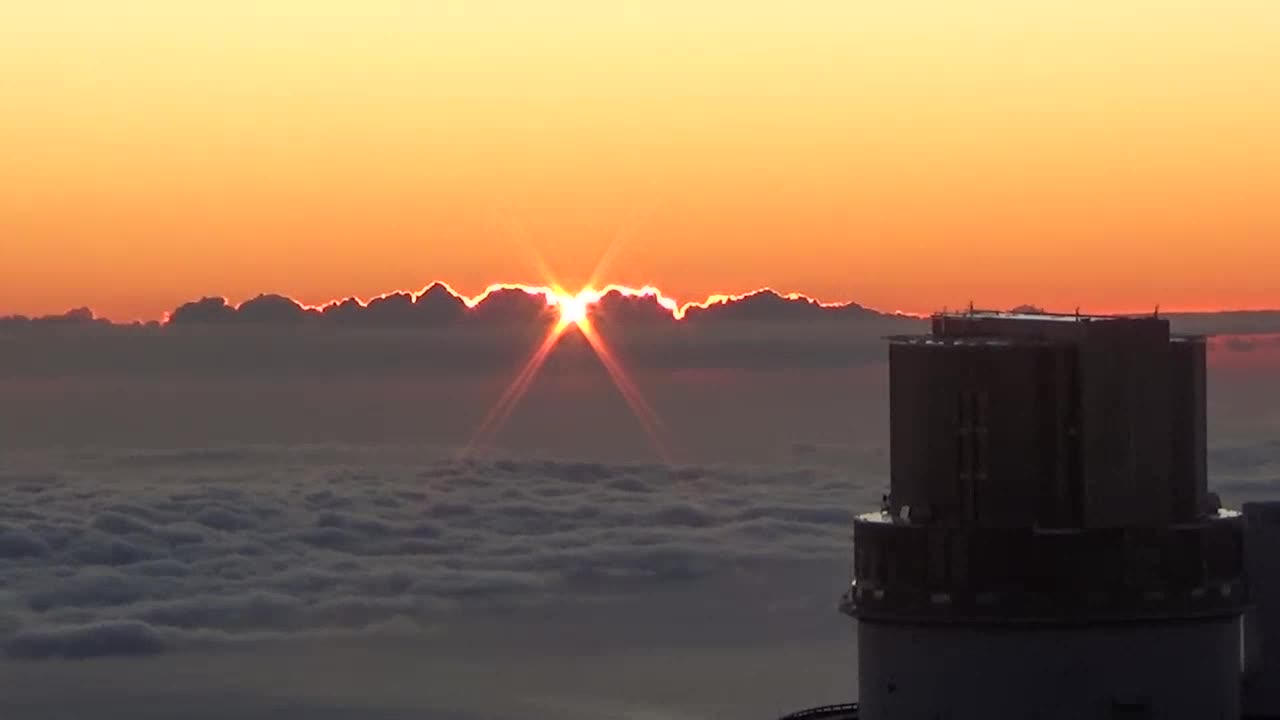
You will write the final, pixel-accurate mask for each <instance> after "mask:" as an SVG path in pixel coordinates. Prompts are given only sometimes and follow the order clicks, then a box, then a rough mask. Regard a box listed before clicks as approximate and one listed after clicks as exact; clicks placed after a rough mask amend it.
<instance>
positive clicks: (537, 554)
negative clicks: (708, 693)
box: [0, 447, 883, 659]
mask: <svg viewBox="0 0 1280 720" xmlns="http://www.w3.org/2000/svg"><path fill="white" fill-rule="evenodd" d="M49 468H57V469H58V472H57V473H56V474H49V473H48V469H49ZM882 484H883V482H882V479H880V478H863V479H862V481H859V480H857V479H855V478H852V477H848V476H847V474H846V473H841V472H840V471H838V470H833V469H829V468H828V469H823V468H799V469H797V468H788V469H771V468H763V467H762V468H733V467H692V466H686V467H675V468H667V467H662V466H657V465H645V464H630V465H627V464H620V465H610V464H603V463H594V462H567V461H559V460H545V459H536V460H531V459H518V458H497V459H468V460H458V459H452V458H449V457H442V456H439V455H431V454H427V453H425V452H422V451H417V450H395V449H387V448H381V449H367V448H340V447H325V448H316V447H293V448H280V449H270V448H245V449H228V450H202V451H181V452H108V453H103V454H83V453H81V454H75V455H71V454H60V455H56V456H55V455H51V454H31V455H29V456H26V457H16V459H11V460H10V462H9V466H8V467H0V488H3V489H4V493H3V494H2V495H0V570H3V573H0V576H2V577H3V580H0V583H2V585H0V648H2V649H3V652H4V653H5V654H7V655H8V656H10V657H11V658H13V659H38V658H46V657H62V658H85V657H95V656H103V655H132V654H154V653H161V652H165V651H167V650H170V649H174V648H181V647H184V646H189V645H195V644H207V643H223V642H234V641H237V640H253V639H257V638H261V637H263V636H266V635H269V636H272V637H278V636H291V635H299V636H300V635H314V634H326V633H334V632H365V631H369V630H371V629H377V628H380V627H383V626H385V625H386V624H387V623H393V622H407V623H409V626H411V627H417V626H423V625H425V624H428V623H430V622H433V621H434V620H437V619H440V618H444V617H448V614H449V613H454V612H472V611H478V612H484V611H486V610H487V609H494V608H510V607H514V606H519V605H534V604H538V603H544V602H547V601H550V600H556V599H563V598H565V597H568V596H574V595H584V594H585V595H591V594H593V593H598V592H602V591H611V590H616V589H618V588H622V587H625V588H627V589H635V588H636V587H637V584H640V586H643V585H645V584H652V585H654V586H658V585H663V584H668V583H673V582H682V581H688V580H691V579H695V578H703V577H706V576H709V575H713V574H715V573H718V572H723V571H726V570H729V569H731V568H733V567H735V566H739V565H742V564H747V563H756V562H762V561H769V560H787V559H803V560H810V559H812V558H814V557H823V556H827V557H839V556H843V555H845V554H847V552H848V550H849V549H848V545H847V543H848V527H847V526H848V523H849V520H850V518H851V514H852V511H853V509H854V508H855V507H860V506H867V505H869V504H870V503H871V502H872V501H873V499H874V498H875V497H878V494H879V492H880V488H881V486H882Z"/></svg>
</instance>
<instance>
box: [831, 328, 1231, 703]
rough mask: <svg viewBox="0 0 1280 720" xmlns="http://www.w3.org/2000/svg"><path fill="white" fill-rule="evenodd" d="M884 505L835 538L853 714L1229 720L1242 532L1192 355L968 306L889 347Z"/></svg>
mask: <svg viewBox="0 0 1280 720" xmlns="http://www.w3.org/2000/svg"><path fill="white" fill-rule="evenodd" d="M889 360H890V371H889V372H890V432H891V453H890V454H891V476H890V492H889V495H888V497H887V499H886V502H885V505H884V507H883V508H882V510H881V511H880V512H876V513H870V514H866V515H862V516H860V517H859V518H858V519H857V520H856V522H855V526H854V555H855V558H854V583H853V585H852V587H851V588H850V590H849V592H848V594H847V595H846V597H845V598H844V600H843V602H842V609H843V610H844V611H845V612H846V613H848V614H849V615H852V616H853V617H854V618H856V620H857V623H858V656H859V669H858V679H859V694H860V706H861V707H860V712H861V715H860V717H861V718H863V719H864V720H979V719H981V720H989V719H990V718H1039V719H1042V720H1048V719H1051V718H1054V719H1056V718H1061V719H1063V720H1067V719H1071V720H1077V719H1079V718H1161V719H1162V720H1179V719H1183V718H1185V719H1186V720H1238V719H1239V718H1240V716H1241V708H1240V692H1241V690H1240V676H1241V635H1240V615H1241V613H1242V612H1243V610H1244V607H1245V603H1246V600H1247V598H1246V594H1247V593H1246V587H1245V584H1244V581H1243V558H1242V543H1243V525H1244V524H1243V519H1242V518H1241V516H1240V515H1239V514H1238V513H1235V512H1230V511H1227V510H1223V509H1221V508H1219V506H1218V503H1217V501H1216V498H1214V497H1213V496H1212V495H1211V494H1210V493H1209V492H1208V490H1207V483H1206V474H1207V468H1206V455H1205V346H1204V342H1203V340H1202V339H1201V338H1195V337H1174V336H1170V333H1169V324H1168V322H1167V321H1166V320H1164V319H1161V318H1159V317H1155V316H1152V317H1142V318H1121V317H1086V316H1078V315H1046V314H1038V313H1033V314H1016V313H988V312H969V313H963V314H942V315H938V316H935V317H934V318H933V326H932V333H931V334H929V335H920V336H903V337H894V338H891V339H890V347H889Z"/></svg>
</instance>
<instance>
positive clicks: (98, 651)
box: [3, 620, 168, 660]
mask: <svg viewBox="0 0 1280 720" xmlns="http://www.w3.org/2000/svg"><path fill="white" fill-rule="evenodd" d="M3 647H4V650H5V653H6V654H8V655H9V657H12V658H16V659H19V660H43V659H46V658H65V659H69V660H80V659H84V658H93V657H103V656H112V655H155V654H157V653H160V652H163V651H164V650H165V649H166V648H167V647H168V643H166V642H165V640H164V638H163V637H162V636H161V634H160V633H159V632H157V631H156V629H155V628H153V627H151V626H149V625H147V624H146V623H141V622H136V621H128V620H126V621H120V622H103V623H92V624H88V625H77V626H70V627H55V628H34V629H29V630H20V631H19V632H17V633H16V634H14V635H13V636H11V637H9V638H8V639H7V640H5V641H4V642H3Z"/></svg>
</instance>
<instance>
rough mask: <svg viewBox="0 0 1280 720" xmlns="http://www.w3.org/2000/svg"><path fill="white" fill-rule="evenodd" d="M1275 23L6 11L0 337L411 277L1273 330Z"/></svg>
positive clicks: (33, 7) (986, 3)
mask: <svg viewBox="0 0 1280 720" xmlns="http://www.w3.org/2000/svg"><path fill="white" fill-rule="evenodd" d="M1278 37H1280V4H1277V3H1275V2H1274V0H1224V1H1223V2H1215V3H1210V2H1204V1H1203V0H1158V1H1157V0H1127V1H1126V2H1119V3H1118V2H1114V0H1073V1H1072V2H1037V3H1028V2H1025V0H973V1H972V2H967V3H957V2H953V0H904V1H903V2H892V3H886V2H856V1H851V0H830V1H827V0H821V1H819V0H797V1H796V2H788V3H782V2H776V1H773V0H769V1H757V0H732V1H728V0H705V1H702V2H693V1H692V0H644V1H643V2H639V1H637V2H629V1H627V0H617V1H615V2H598V1H597V0H540V1H538V2H533V1H532V0H458V1H456V2H455V1H446V0H436V1H433V2H421V1H411V0H359V1H358V2H357V1H356V0H216V1H215V0H187V1H185V2H172V1H171V0H115V1H114V2H102V1H101V0H42V1H41V2H6V3H3V5H0V159H2V160H0V314H4V313H9V312H23V313H46V312H60V311H62V310H65V309H67V308H69V307H72V306H77V305H90V306H92V307H94V308H95V309H96V310H98V311H99V313H100V314H105V315H108V316H110V317H113V318H116V319H134V318H155V317H159V316H160V315H161V313H162V312H164V311H165V310H168V309H170V308H172V307H173V306H175V305H176V304H178V303H179V302H181V301H185V300H189V299H191V298H193V297H198V296H200V295H203V294H220V295H226V296H228V297H230V298H232V299H233V300H241V299H244V298H245V297H247V296H251V295H253V294H256V293H258V292H264V291H275V292H282V293H287V294H290V295H292V296H294V297H297V298H299V299H300V300H303V301H307V302H320V301H324V300H328V299H331V298H334V297H340V296H346V295H353V294H354V295H358V296H362V297H367V296H370V295H373V294H376V293H380V292H384V291H388V290H393V289H397V288H415V289H416V288H419V287H421V286H423V285H425V284H426V283H427V282H429V281H431V280H433V279H443V280H447V281H449V282H451V283H452V284H453V285H454V286H456V287H458V288H459V289H460V290H462V291H464V292H478V291H479V290H480V289H482V288H483V287H484V286H485V285H487V284H488V283H490V282H494V281H500V280H501V281H505V280H513V281H528V282H543V281H544V280H545V278H543V277H542V275H541V272H540V270H539V269H538V268H539V259H538V258H541V262H544V263H545V265H546V266H547V267H549V268H551V269H552V270H553V271H554V272H555V273H556V278H557V279H558V280H560V281H561V282H563V283H564V284H565V285H566V286H570V287H572V286H574V285H576V284H579V283H582V282H585V281H586V279H587V277H588V276H589V275H590V272H591V269H592V267H593V266H594V265H595V263H596V261H597V259H598V258H599V257H600V255H601V254H602V253H604V252H605V250H606V248H607V247H609V245H610V244H611V243H612V242H613V241H614V239H615V238H622V239H623V241H624V242H623V244H622V245H620V247H619V249H618V251H617V252H616V255H615V256H614V257H613V260H612V262H611V263H610V265H609V267H608V269H607V272H606V274H605V275H604V276H603V277H602V278H600V280H601V281H602V282H619V283H626V284H631V285H641V284H645V283H653V284H656V285H658V286H660V287H661V288H662V289H663V290H664V291H665V292H667V293H668V294H669V295H673V296H675V297H677V298H679V299H681V300H690V299H696V298H699V297H702V296H705V295H708V294H711V293H717V292H734V291H741V290H747V289H752V288H755V287H758V286H761V285H770V286H773V287H777V288H779V289H782V290H799V291H804V292H806V293H808V294H811V295H814V296H817V297H821V298H823V299H829V300H837V299H853V300H857V301H859V302H862V303H863V304H868V305H872V306H875V307H878V308H882V309H889V310H893V309H900V310H907V311H929V310H933V309H936V308H938V307H941V306H943V305H947V304H950V305H952V306H955V305H957V304H959V303H963V302H966V301H968V300H969V299H974V300H976V301H977V302H978V303H979V304H982V305H987V306H1010V305H1013V304H1017V303H1022V302H1036V303H1039V304H1042V305H1046V306H1049V307H1059V308H1070V307H1072V306H1075V305H1081V306H1083V307H1085V308H1086V309H1089V310H1093V311H1107V310H1131V309H1142V310H1145V309H1148V308H1150V307H1151V306H1152V305H1154V304H1155V303H1157V302H1158V303H1161V304H1162V307H1165V308H1168V309H1206V308H1224V307H1231V308H1242V307H1276V306H1280V289H1277V288H1280V284H1278V283H1277V282H1276V278H1277V274H1276V270H1275V268H1278V267H1280V242H1277V239H1280V199H1278V198H1277V192H1278V191H1277V188H1280V133H1277V132H1276V128H1278V127H1280V42H1276V38H1278Z"/></svg>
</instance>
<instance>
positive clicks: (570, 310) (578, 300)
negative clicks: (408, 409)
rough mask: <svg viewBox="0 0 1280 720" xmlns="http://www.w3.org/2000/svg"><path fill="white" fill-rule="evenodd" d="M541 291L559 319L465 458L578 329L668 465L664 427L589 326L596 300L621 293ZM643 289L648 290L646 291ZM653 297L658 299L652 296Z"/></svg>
mask: <svg viewBox="0 0 1280 720" xmlns="http://www.w3.org/2000/svg"><path fill="white" fill-rule="evenodd" d="M539 290H540V291H542V294H543V296H544V297H545V298H546V300H547V305H549V306H551V307H553V308H555V310H556V311H557V313H558V317H559V319H558V321H557V322H556V324H555V325H554V326H553V327H552V328H551V329H550V330H549V331H548V332H547V335H546V337H544V338H543V340H542V343H541V344H540V345H538V347H537V349H535V350H534V351H533V354H532V355H530V356H529V360H528V361H527V362H525V364H524V366H523V367H522V368H521V369H520V372H519V373H517V374H516V377H515V379H514V380H512V381H511V384H510V385H508V386H507V388H506V389H505V390H504V391H503V393H502V395H501V396H499V398H498V401H497V403H495V404H494V406H493V408H492V409H491V410H490V411H489V413H488V414H487V415H485V417H484V419H483V420H482V421H481V423H480V425H479V427H478V428H477V429H476V432H475V434H474V435H473V437H472V439H471V442H469V443H468V444H467V446H466V448H464V450H463V454H469V453H470V452H471V451H472V450H473V449H474V448H475V447H476V446H477V445H479V444H482V443H487V442H488V441H490V440H491V439H492V438H493V436H494V435H496V434H497V432H498V430H499V429H501V427H502V425H503V424H504V423H506V421H507V419H508V418H510V416H511V413H512V412H513V411H514V410H515V407H516V405H517V404H519V402H520V400H521V398H523V397H524V395H525V393H527V392H528V391H529V387H530V386H531V385H532V384H533V380H534V378H535V377H536V376H537V374H538V371H539V370H540V369H541V368H542V365H543V364H544V363H545V362H546V360H547V357H548V356H549V355H550V354H551V351H552V350H554V349H555V347H556V345H557V343H559V342H560V339H561V338H562V337H564V335H565V333H567V332H569V331H570V330H573V329H576V330H577V331H578V332H580V333H581V334H582V337H583V338H585V339H586V341H587V345H588V346H589V347H590V348H591V350H592V351H593V352H594V353H595V355H596V357H597V358H598V359H599V360H600V364H601V365H602V366H603V367H604V369H605V371H606V372H607V373H608V374H609V379H610V380H612V381H613V384H614V387H616V388H617V389H618V393H619V394H620V395H621V396H622V399H623V400H624V401H625V402H626V403H627V406H628V407H629V408H630V409H631V412H632V414H633V415H635V418H636V421H637V422H638V423H640V427H641V429H642V430H644V433H645V434H646V435H647V436H648V437H649V440H650V442H652V443H653V446H654V449H655V450H656V451H657V453H658V455H659V457H661V458H662V459H663V461H665V462H671V453H670V451H669V450H668V446H667V443H666V442H665V440H664V435H665V427H664V425H663V423H662V420H661V418H659V417H658V413H657V412H656V411H654V409H653V407H652V406H651V405H650V404H649V403H648V401H646V400H645V398H644V395H643V394H641V392H640V388H639V387H637V386H636V384H635V382H633V381H632V380H631V378H630V377H629V376H628V375H627V373H626V370H625V369H623V367H622V364H621V363H620V362H619V361H618V359H617V357H616V356H615V355H614V353H613V351H612V350H610V348H609V346H608V344H607V343H606V342H605V339H604V338H603V337H602V336H601V335H600V333H599V332H598V331H597V330H596V328H595V326H594V325H593V324H592V322H591V310H592V308H593V307H594V306H595V305H596V303H599V302H600V299H601V298H603V297H604V296H605V295H607V294H609V293H610V292H620V291H621V289H620V288H616V287H613V286H610V287H609V288H606V289H604V290H596V289H594V288H589V287H588V288H584V289H582V290H580V291H578V292H577V293H570V292H566V291H565V290H564V289H563V288H561V287H560V286H559V285H556V284H552V285H551V287H548V288H539ZM627 290H630V292H629V293H627V294H633V293H634V294H637V295H649V294H651V293H649V292H645V291H640V292H637V291H634V290H631V289H630V288H627ZM645 290H646V291H647V290H648V288H646V289H645ZM652 294H653V295H655V296H657V294H656V292H654V293H652ZM658 297H660V296H658Z"/></svg>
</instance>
